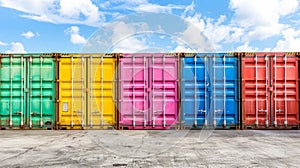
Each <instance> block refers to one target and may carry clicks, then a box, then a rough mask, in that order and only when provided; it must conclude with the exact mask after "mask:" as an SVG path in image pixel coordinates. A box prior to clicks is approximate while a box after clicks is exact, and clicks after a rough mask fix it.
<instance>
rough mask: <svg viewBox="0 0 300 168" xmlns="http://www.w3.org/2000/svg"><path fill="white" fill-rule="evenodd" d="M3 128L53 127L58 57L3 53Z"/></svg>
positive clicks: (0, 119) (0, 115)
mask: <svg viewBox="0 0 300 168" xmlns="http://www.w3.org/2000/svg"><path fill="white" fill-rule="evenodd" d="M0 69H1V70H0V80H1V85H0V86H1V90H0V94H1V107H0V109H1V111H0V124H1V127H2V128H16V129H18V128H22V129H25V128H30V129H31V128H32V129H52V128H53V126H54V124H55V60H54V59H53V58H52V57H51V54H48V55H47V54H14V55H2V57H1V68H0Z"/></svg>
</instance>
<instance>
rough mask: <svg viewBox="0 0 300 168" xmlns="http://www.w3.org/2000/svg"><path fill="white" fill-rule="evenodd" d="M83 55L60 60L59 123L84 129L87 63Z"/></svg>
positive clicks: (67, 126)
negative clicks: (85, 63)
mask: <svg viewBox="0 0 300 168" xmlns="http://www.w3.org/2000/svg"><path fill="white" fill-rule="evenodd" d="M84 62H85V60H84V58H83V57H80V56H78V57H74V56H70V57H64V58H61V59H60V62H59V80H60V81H59V82H60V83H59V88H60V91H59V93H60V95H59V100H60V102H59V103H60V105H59V125H60V126H61V127H62V128H74V129H82V127H83V126H84V124H85V112H86V109H85V98H86V95H85V85H86V83H85V76H86V74H85V65H84Z"/></svg>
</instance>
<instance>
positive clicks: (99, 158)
mask: <svg viewBox="0 0 300 168" xmlns="http://www.w3.org/2000/svg"><path fill="white" fill-rule="evenodd" d="M0 166H1V167H72V168H75V167H226V168H227V167H280V168H282V167H299V166H300V131H298V130H280V131H276V130H245V131H235V130H206V131H204V130H203V131H200V130H199V131H197V130H193V131H187V130H186V131H183V130H180V131H178V130H171V131H116V130H97V131H95V130H82V131H81V130H80V131H47V130H42V131H41V130H39V131H38V130H34V131H26V130H25V131H21V130H19V131H18V130H17V131H16V130H14V131H10V130H5V131H0Z"/></svg>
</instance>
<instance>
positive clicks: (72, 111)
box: [57, 54, 116, 129]
mask: <svg viewBox="0 0 300 168" xmlns="http://www.w3.org/2000/svg"><path fill="white" fill-rule="evenodd" d="M115 67H116V58H115V57H113V55H109V54H62V55H61V56H60V57H59V58H58V74H59V79H58V88H59V93H58V95H59V96H58V99H59V101H58V106H59V107H58V115H57V116H58V123H57V126H58V128H59V129H107V128H112V127H115V126H116V114H115V113H116V108H115V107H116V106H115V103H116V102H115V100H116V99H115V93H116V92H115V88H116V87H115V81H116V80H115Z"/></svg>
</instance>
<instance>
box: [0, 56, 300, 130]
mask: <svg viewBox="0 0 300 168" xmlns="http://www.w3.org/2000/svg"><path fill="white" fill-rule="evenodd" d="M0 60H1V67H0V75H1V76H0V89H1V90H0V94H1V104H0V105H1V107H0V110H1V111H0V126H1V128H2V129H110V128H111V129H171V128H174V129H177V128H181V129H189V128H195V129H202V128H217V129H231V128H232V129H238V128H241V127H242V128H244V129H250V128H262V129H267V128H273V129H291V128H296V129H298V127H299V102H298V100H299V97H300V96H299V92H298V88H299V86H298V81H299V79H298V78H299V75H300V73H299V68H298V56H297V55H295V54H288V53H248V54H245V53H238V54H228V53H212V54H208V53H205V54H200V53H197V54H122V55H119V56H115V55H113V54H111V55H109V54H19V55H17V54H14V55H2V56H1V59H0Z"/></svg>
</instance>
